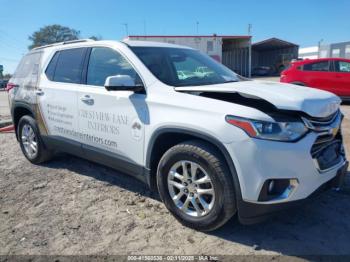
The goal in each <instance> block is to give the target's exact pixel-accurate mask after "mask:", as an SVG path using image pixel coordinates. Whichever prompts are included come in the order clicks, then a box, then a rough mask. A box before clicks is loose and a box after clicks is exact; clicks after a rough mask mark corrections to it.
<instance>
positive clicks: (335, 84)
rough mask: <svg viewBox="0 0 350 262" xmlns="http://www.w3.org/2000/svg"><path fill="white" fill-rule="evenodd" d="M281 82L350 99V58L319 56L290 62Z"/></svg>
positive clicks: (282, 74)
mask: <svg viewBox="0 0 350 262" xmlns="http://www.w3.org/2000/svg"><path fill="white" fill-rule="evenodd" d="M280 81H281V82H283V83H291V84H296V85H302V86H309V87H314V88H319V89H322V90H326V91H329V92H332V93H334V94H336V95H338V96H340V97H341V98H342V99H343V100H348V101H349V100H350V59H342V58H320V59H305V60H301V61H296V62H292V63H291V64H290V66H289V68H287V69H286V70H284V71H283V72H282V73H281V79H280Z"/></svg>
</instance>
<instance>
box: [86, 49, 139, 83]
mask: <svg viewBox="0 0 350 262" xmlns="http://www.w3.org/2000/svg"><path fill="white" fill-rule="evenodd" d="M115 75H128V76H130V77H131V78H132V79H134V81H135V84H141V79H140V78H139V76H138V74H137V73H136V71H135V70H134V68H133V67H132V66H131V65H130V63H129V62H128V61H127V60H126V59H125V58H124V57H123V56H122V55H120V54H119V53H118V52H117V51H115V50H113V49H110V48H107V47H95V48H92V50H91V54H90V60H89V66H88V71H87V78H86V84H88V85H94V86H104V84H105V81H106V78H107V77H109V76H115Z"/></svg>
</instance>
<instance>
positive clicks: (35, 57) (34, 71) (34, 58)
mask: <svg viewBox="0 0 350 262" xmlns="http://www.w3.org/2000/svg"><path fill="white" fill-rule="evenodd" d="M40 59H41V52H36V53H29V54H27V55H25V56H24V57H23V58H22V60H21V62H20V63H19V65H18V67H17V69H16V72H15V73H14V78H26V77H28V76H30V75H38V72H39V67H40Z"/></svg>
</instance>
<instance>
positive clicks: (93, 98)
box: [7, 40, 347, 231]
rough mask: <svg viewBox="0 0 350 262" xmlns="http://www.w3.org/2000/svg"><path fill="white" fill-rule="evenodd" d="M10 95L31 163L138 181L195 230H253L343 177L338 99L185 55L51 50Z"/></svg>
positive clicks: (27, 68)
mask: <svg viewBox="0 0 350 262" xmlns="http://www.w3.org/2000/svg"><path fill="white" fill-rule="evenodd" d="M7 90H8V92H9V100H10V105H11V113H12V118H13V123H14V125H15V128H16V136H17V139H18V141H19V143H20V147H21V149H22V152H23V154H24V155H25V157H26V158H27V159H28V160H29V161H30V162H32V163H34V164H39V163H42V162H44V161H48V160H49V159H51V158H52V156H54V154H55V153H56V152H67V153H70V154H73V155H77V156H79V157H83V158H86V159H88V160H91V161H95V162H98V163H101V164H104V165H107V166H110V167H112V168H115V169H117V170H120V171H122V172H124V173H127V174H130V175H133V176H135V177H137V178H138V179H140V180H142V181H144V182H145V183H147V184H148V185H149V186H150V187H151V189H153V190H157V191H158V192H159V195H160V197H161V199H162V201H163V202H164V204H165V206H166V207H167V208H168V209H169V211H170V212H171V213H172V214H173V215H174V216H175V217H176V218H177V219H178V220H179V221H181V222H182V223H183V224H184V225H186V226H188V227H192V228H195V229H198V230H203V231H210V230H214V229H216V228H218V227H220V226H221V225H223V224H224V223H225V222H227V221H228V220H229V219H230V218H231V217H232V216H234V215H236V216H237V217H238V219H239V221H241V222H242V223H254V222H257V221H259V220H261V219H263V218H265V217H266V216H268V215H270V214H271V213H273V212H275V211H278V210H281V209H284V208H286V207H288V206H290V205H294V204H295V203H298V202H300V201H301V200H304V199H306V198H308V197H310V196H311V195H313V194H314V193H316V192H318V191H320V190H321V189H323V188H327V187H332V186H333V187H339V186H340V185H341V181H342V179H343V177H344V175H345V172H346V169H347V161H346V157H345V152H344V148H343V141H342V134H341V128H340V127H341V121H342V118H343V116H342V113H341V112H340V109H339V105H340V102H341V101H340V99H339V98H338V97H337V96H335V95H333V94H331V93H329V92H326V91H320V90H315V89H311V88H307V87H302V86H296V85H290V84H281V83H274V82H263V81H252V80H249V79H245V78H243V77H241V76H239V75H237V74H236V73H234V72H232V71H231V70H230V69H228V68H226V67H225V66H223V65H221V64H220V63H218V62H216V61H214V60H213V59H211V58H210V57H208V56H206V55H204V54H202V53H200V52H199V51H197V50H194V49H191V48H188V47H184V46H178V45H173V44H165V43H152V42H142V41H124V42H116V41H91V40H77V41H70V42H64V43H57V44H52V45H48V46H43V47H39V48H35V49H33V50H31V51H30V52H29V53H28V54H27V55H25V56H24V58H23V59H22V61H21V62H20V64H19V66H18V68H17V70H16V72H15V74H14V76H13V78H12V79H11V80H10V82H9V83H8V85H7Z"/></svg>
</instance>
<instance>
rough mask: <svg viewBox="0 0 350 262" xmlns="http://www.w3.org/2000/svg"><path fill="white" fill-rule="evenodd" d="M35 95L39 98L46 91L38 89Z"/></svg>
mask: <svg viewBox="0 0 350 262" xmlns="http://www.w3.org/2000/svg"><path fill="white" fill-rule="evenodd" d="M35 94H36V95H38V96H42V95H43V94H45V93H44V91H43V90H42V89H37V90H35Z"/></svg>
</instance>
